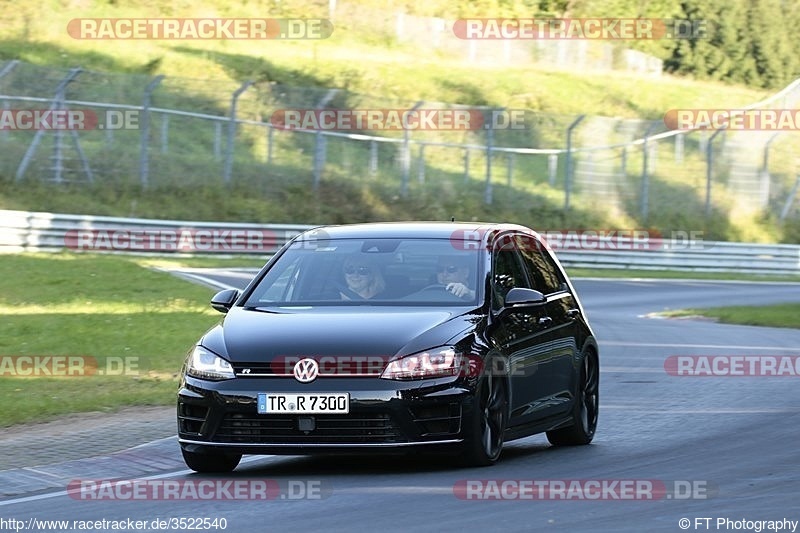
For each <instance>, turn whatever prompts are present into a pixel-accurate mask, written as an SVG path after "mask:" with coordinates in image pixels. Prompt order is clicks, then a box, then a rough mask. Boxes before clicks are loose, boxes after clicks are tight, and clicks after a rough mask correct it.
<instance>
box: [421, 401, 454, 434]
mask: <svg viewBox="0 0 800 533" xmlns="http://www.w3.org/2000/svg"><path fill="white" fill-rule="evenodd" d="M411 414H412V415H413V416H414V422H415V423H416V424H417V426H418V427H419V432H420V436H422V437H440V436H444V435H455V434H456V433H458V432H459V431H461V404H460V403H457V402H453V403H449V404H444V405H430V406H419V407H414V408H412V409H411Z"/></svg>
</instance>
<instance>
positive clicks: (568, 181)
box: [564, 115, 586, 211]
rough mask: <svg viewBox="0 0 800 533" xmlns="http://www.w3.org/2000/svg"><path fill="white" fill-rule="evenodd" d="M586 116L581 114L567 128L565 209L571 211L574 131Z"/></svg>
mask: <svg viewBox="0 0 800 533" xmlns="http://www.w3.org/2000/svg"><path fill="white" fill-rule="evenodd" d="M585 118H586V115H581V116H579V117H578V118H577V119H575V121H574V122H573V123H572V124H570V125H569V127H568V128H567V163H566V165H565V167H566V168H565V169H564V170H565V176H564V211H569V200H570V198H569V197H570V194H571V193H572V173H573V168H572V167H573V163H572V132H573V131H574V130H575V128H576V127H577V126H578V124H580V123H581V121H582V120H583V119H585Z"/></svg>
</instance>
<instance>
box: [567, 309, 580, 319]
mask: <svg viewBox="0 0 800 533" xmlns="http://www.w3.org/2000/svg"><path fill="white" fill-rule="evenodd" d="M580 314H581V310H580V309H570V310H569V311H567V316H568V317H569V318H577V317H578V315H580Z"/></svg>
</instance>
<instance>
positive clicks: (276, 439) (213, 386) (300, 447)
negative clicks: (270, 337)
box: [178, 376, 473, 455]
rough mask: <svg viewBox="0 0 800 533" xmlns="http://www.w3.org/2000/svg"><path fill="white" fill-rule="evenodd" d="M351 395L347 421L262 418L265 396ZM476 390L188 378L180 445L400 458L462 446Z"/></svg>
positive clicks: (370, 381)
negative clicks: (260, 410)
mask: <svg viewBox="0 0 800 533" xmlns="http://www.w3.org/2000/svg"><path fill="white" fill-rule="evenodd" d="M263 392H272V393H275V392H277V393H280V392H285V393H296V392H308V393H313V392H320V393H324V392H328V393H333V392H348V393H349V394H350V412H349V413H348V414H324V415H300V414H258V412H257V408H256V403H257V396H258V394H259V393H263ZM472 410H473V394H472V389H471V388H470V387H469V386H468V385H467V384H466V383H465V382H464V381H463V379H462V378H459V377H451V378H441V379H433V380H421V381H410V382H401V381H390V380H381V379H377V378H321V379H318V380H317V381H315V382H314V383H311V384H300V383H298V382H297V381H295V380H294V379H291V378H236V379H232V380H228V381H221V382H209V381H204V380H198V379H195V378H191V377H188V376H187V377H185V378H184V381H183V383H182V386H181V389H180V391H179V393H178V439H179V442H180V444H181V446H182V447H183V448H184V449H185V450H187V451H194V452H211V451H216V452H226V453H242V454H288V455H303V454H314V453H351V452H352V453H366V452H381V453H391V452H402V451H404V450H411V449H413V450H417V449H419V448H420V447H421V448H431V449H436V448H441V447H442V445H454V444H458V443H460V442H462V441H463V440H464V439H465V438H467V437H468V435H466V434H465V428H468V427H470V425H469V424H467V423H466V421H467V420H468V419H469V417H470V416H471V414H472Z"/></svg>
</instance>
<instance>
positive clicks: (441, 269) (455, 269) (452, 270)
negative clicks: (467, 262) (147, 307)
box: [436, 265, 460, 274]
mask: <svg viewBox="0 0 800 533" xmlns="http://www.w3.org/2000/svg"><path fill="white" fill-rule="evenodd" d="M459 268H460V267H457V266H455V265H449V266H443V265H439V266H438V267H436V271H437V272H439V274H442V273H443V272H447V273H448V274H455V273H456V272H458V269H459Z"/></svg>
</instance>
